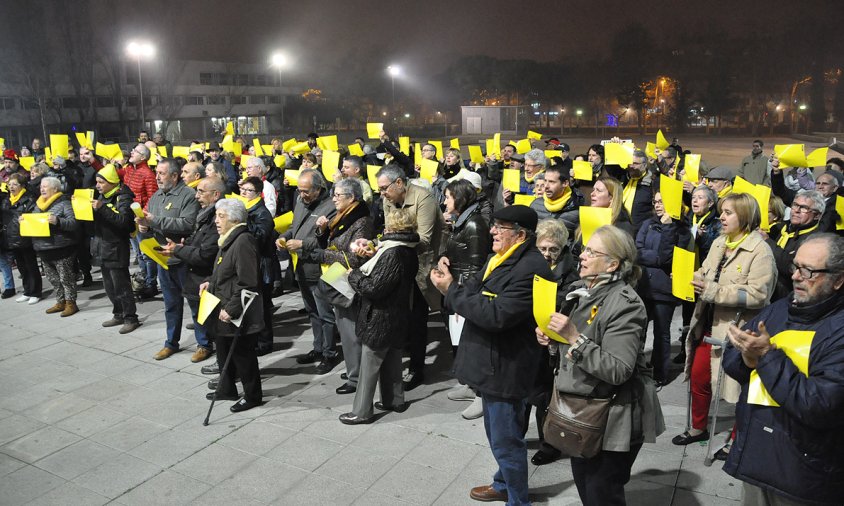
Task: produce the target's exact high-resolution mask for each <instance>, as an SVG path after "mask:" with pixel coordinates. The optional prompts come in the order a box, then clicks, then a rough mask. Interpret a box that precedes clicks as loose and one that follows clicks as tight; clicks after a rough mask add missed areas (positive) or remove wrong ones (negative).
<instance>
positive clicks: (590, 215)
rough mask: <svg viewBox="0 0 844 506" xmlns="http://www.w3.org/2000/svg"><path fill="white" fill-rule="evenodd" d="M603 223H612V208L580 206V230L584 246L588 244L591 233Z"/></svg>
mask: <svg viewBox="0 0 844 506" xmlns="http://www.w3.org/2000/svg"><path fill="white" fill-rule="evenodd" d="M604 225H612V209H610V208H609V207H589V206H580V231H581V233H582V239H583V245H584V246H586V245H587V244H589V239H591V238H592V234H593V233H595V231H596V230H598V229H599V228H601V227H603V226H604Z"/></svg>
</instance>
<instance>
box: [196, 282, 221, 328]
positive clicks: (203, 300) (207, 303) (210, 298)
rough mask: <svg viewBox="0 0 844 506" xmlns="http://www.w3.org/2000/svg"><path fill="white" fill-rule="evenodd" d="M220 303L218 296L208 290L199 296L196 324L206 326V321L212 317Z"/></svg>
mask: <svg viewBox="0 0 844 506" xmlns="http://www.w3.org/2000/svg"><path fill="white" fill-rule="evenodd" d="M219 303H220V299H219V298H218V297H217V296H216V295H214V294H213V293H211V292H209V291H208V290H203V291H202V293H201V294H200V295H199V309H198V310H197V311H196V322H197V323H199V324H200V325H205V320H207V319H208V317H209V316H211V312H212V311H214V308H215V307H217V304H219Z"/></svg>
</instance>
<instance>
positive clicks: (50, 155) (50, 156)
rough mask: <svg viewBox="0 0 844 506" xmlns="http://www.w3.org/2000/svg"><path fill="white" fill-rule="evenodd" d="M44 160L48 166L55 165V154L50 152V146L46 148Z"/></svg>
mask: <svg viewBox="0 0 844 506" xmlns="http://www.w3.org/2000/svg"><path fill="white" fill-rule="evenodd" d="M44 160H46V161H47V165H53V153H52V151H50V146H46V147H45V148H44Z"/></svg>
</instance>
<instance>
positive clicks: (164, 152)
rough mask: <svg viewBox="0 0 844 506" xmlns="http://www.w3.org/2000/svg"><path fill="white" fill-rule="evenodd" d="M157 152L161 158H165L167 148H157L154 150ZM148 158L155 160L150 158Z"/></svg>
mask: <svg viewBox="0 0 844 506" xmlns="http://www.w3.org/2000/svg"><path fill="white" fill-rule="evenodd" d="M156 149H157V150H158V154H159V155H161V156H162V158H167V146H158V147H157V148H156ZM150 158H155V157H154V156H151V157H150Z"/></svg>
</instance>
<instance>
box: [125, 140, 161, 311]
mask: <svg viewBox="0 0 844 506" xmlns="http://www.w3.org/2000/svg"><path fill="white" fill-rule="evenodd" d="M149 157H150V151H149V148H148V147H146V146H145V145H144V144H138V145H137V146H135V147H134V148H132V151H131V152H130V153H129V164H128V165H126V167H125V168H124V169H123V173H122V174H120V176H121V178H122V179H123V182H124V183H125V184H126V186H128V187H129V189H130V190H132V193H133V194H134V195H135V202H136V203H137V204H138V205H140V206H141V209H146V208H147V205H148V203H149V199H150V198H151V197H152V196H153V194H154V193H155V192H157V191H158V184H157V183H156V182H155V174H154V173H153V172H152V169H150V167H149V165H148V164H147V160H149ZM118 173H119V171H118ZM139 241H140V234H135V236H134V237H132V249H133V250H134V251H135V258H137V260H138V265H139V266H140V268H141V275H142V276H143V287H141V288H140V289H138V290H136V291H135V296H136V297H138V298H139V299H151V298H152V297H155V294H157V293H158V281H157V279H156V278H157V276H158V266H157V265H156V264H155V262H153V261H152V260H151V259H149V258H148V257H147V256H146V255H144V254H143V253H141V250H140V248H138V243H139Z"/></svg>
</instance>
